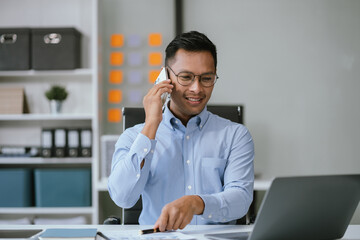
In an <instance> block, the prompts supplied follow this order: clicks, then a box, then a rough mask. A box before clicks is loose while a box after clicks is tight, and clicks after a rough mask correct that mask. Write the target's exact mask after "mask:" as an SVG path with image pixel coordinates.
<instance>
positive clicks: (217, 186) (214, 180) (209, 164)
mask: <svg viewBox="0 0 360 240" xmlns="http://www.w3.org/2000/svg"><path fill="white" fill-rule="evenodd" d="M225 166H226V159H222V158H208V157H206V158H202V159H201V186H202V190H203V191H202V192H203V193H204V194H211V193H217V192H221V191H222V189H223V185H224V171H225Z"/></svg>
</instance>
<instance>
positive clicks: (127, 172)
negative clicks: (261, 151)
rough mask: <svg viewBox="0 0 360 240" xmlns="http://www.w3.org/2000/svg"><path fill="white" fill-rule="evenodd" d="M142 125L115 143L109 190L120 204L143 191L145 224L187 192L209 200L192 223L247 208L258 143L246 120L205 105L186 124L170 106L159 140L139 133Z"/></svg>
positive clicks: (231, 216) (223, 218) (227, 217)
mask: <svg viewBox="0 0 360 240" xmlns="http://www.w3.org/2000/svg"><path fill="white" fill-rule="evenodd" d="M143 126H144V124H139V125H136V126H134V127H132V128H129V129H127V130H125V131H124V132H123V133H122V134H121V136H120V138H119V140H118V141H117V143H116V145H115V152H114V155H113V160H112V168H111V175H110V177H109V181H108V190H109V193H110V196H111V198H112V200H113V201H114V202H115V203H116V204H117V205H118V206H120V207H122V208H130V207H132V206H133V205H134V204H135V203H136V202H137V200H138V199H139V197H140V195H142V201H143V210H142V212H141V215H140V218H139V223H140V224H143V225H153V224H154V223H155V222H156V220H157V219H158V217H159V216H160V213H161V210H162V208H163V207H164V206H165V204H167V203H170V202H172V201H174V200H176V199H178V198H180V197H182V196H184V195H199V196H200V197H201V198H202V199H203V201H204V203H205V209H204V212H203V214H202V215H195V216H194V218H193V219H192V221H191V224H217V223H226V222H231V221H233V220H235V219H238V218H241V217H242V216H244V215H245V214H246V213H247V211H248V208H249V206H250V204H251V202H252V197H253V184H254V166H253V159H254V144H253V140H252V137H251V135H250V133H249V131H248V130H247V128H246V127H245V126H243V125H241V124H238V123H234V122H231V121H229V120H227V119H224V118H221V117H219V116H217V115H214V114H212V113H210V112H208V111H207V109H206V108H205V109H204V110H203V111H202V112H201V113H200V114H199V115H197V116H195V117H193V118H191V119H190V120H189V122H188V124H187V126H186V127H185V126H184V125H183V124H182V123H181V121H180V120H179V119H177V118H176V117H175V116H174V115H173V114H172V113H171V111H170V110H169V109H168V108H165V111H164V113H163V120H162V122H161V123H160V125H159V128H158V130H157V133H156V137H155V140H150V139H149V138H148V137H146V136H145V135H143V134H141V133H140V132H141V130H142V128H143ZM143 159H145V164H144V166H143V168H142V169H141V168H140V164H141V162H142V160H143ZM231 223H234V222H231Z"/></svg>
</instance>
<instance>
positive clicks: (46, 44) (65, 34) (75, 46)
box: [31, 28, 81, 70]
mask: <svg viewBox="0 0 360 240" xmlns="http://www.w3.org/2000/svg"><path fill="white" fill-rule="evenodd" d="M31 35H32V36H31V38H32V41H31V42H32V58H31V60H32V67H33V69H36V70H60V69H75V68H80V49H81V44H80V38H81V34H80V32H79V31H77V30H76V29H75V28H35V29H32V34H31Z"/></svg>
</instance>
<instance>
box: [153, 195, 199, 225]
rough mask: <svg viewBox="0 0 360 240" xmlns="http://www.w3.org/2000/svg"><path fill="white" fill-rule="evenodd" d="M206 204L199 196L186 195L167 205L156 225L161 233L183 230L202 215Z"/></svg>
mask: <svg viewBox="0 0 360 240" xmlns="http://www.w3.org/2000/svg"><path fill="white" fill-rule="evenodd" d="M204 207H205V204H204V202H203V200H202V199H201V197H199V196H197V195H186V196H183V197H181V198H179V199H176V200H175V201H173V202H171V203H168V204H166V205H165V206H164V207H163V209H162V211H161V215H160V217H159V218H158V220H157V221H156V223H155V225H154V229H155V228H159V229H160V231H161V232H163V231H165V230H177V229H183V228H185V226H186V225H188V224H189V223H190V222H191V220H192V218H193V216H194V215H199V214H202V213H203V211H204Z"/></svg>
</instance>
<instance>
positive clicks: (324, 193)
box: [205, 174, 360, 240]
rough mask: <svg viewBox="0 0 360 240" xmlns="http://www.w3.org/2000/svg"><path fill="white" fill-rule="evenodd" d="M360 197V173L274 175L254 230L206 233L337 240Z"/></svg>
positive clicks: (212, 236)
mask: <svg viewBox="0 0 360 240" xmlns="http://www.w3.org/2000/svg"><path fill="white" fill-rule="evenodd" d="M359 200H360V174H358V175H328V176H303V177H279V178H275V179H274V181H273V182H272V184H271V186H270V188H269V190H268V191H267V193H266V194H265V197H264V200H263V201H262V204H261V206H260V210H259V212H258V215H257V218H256V220H255V223H254V228H253V231H252V232H249V233H244V232H241V233H240V232H235V233H222V234H221V233H218V234H205V236H206V237H208V238H209V239H247V240H260V239H262V240H264V239H267V240H271V239H276V240H279V239H291V240H297V239H299V240H300V239H301V240H303V239H307V240H311V239H317V240H319V239H337V238H341V237H343V235H344V233H345V231H346V229H347V227H348V225H349V223H350V221H351V218H352V216H353V214H354V212H355V209H356V207H357V206H358V204H359Z"/></svg>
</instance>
